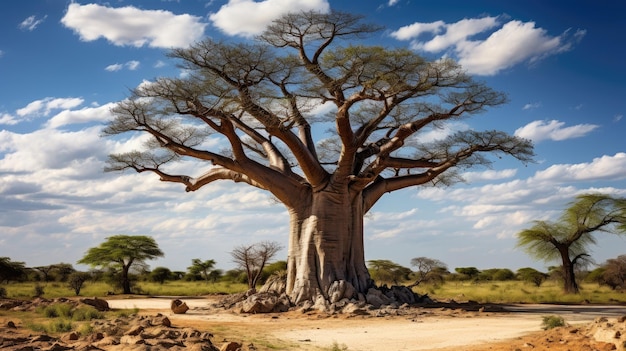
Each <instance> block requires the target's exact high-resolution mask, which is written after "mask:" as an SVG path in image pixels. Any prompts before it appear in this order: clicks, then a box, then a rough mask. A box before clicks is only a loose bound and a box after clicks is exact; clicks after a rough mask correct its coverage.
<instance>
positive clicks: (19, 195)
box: [0, 0, 626, 270]
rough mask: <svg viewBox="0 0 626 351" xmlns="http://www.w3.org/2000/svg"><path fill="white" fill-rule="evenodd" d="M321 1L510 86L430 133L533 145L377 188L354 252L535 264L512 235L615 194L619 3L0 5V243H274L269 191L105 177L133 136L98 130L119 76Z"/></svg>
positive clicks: (206, 254) (625, 74)
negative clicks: (470, 114)
mask: <svg viewBox="0 0 626 351" xmlns="http://www.w3.org/2000/svg"><path fill="white" fill-rule="evenodd" d="M565 4H566V5H565ZM330 8H333V9H337V10H342V11H348V12H353V13H359V14H362V15H364V16H366V20H368V21H370V22H373V23H375V24H379V25H382V26H384V27H385V30H384V31H382V32H380V33H378V34H376V35H375V36H373V37H372V38H370V39H368V43H369V44H375V45H383V46H387V47H409V48H411V49H412V50H415V51H416V52H418V53H420V54H422V55H423V56H425V57H428V58H430V59H438V58H441V57H444V56H445V57H452V58H454V59H456V60H458V61H459V62H460V63H462V64H463V66H464V68H465V69H466V70H467V71H468V72H469V73H471V74H472V75H474V76H475V78H476V79H479V80H483V81H485V82H486V83H487V84H488V85H489V86H491V87H492V88H494V89H496V90H501V91H504V92H506V93H507V94H508V96H509V100H510V101H509V103H508V104H506V105H505V106H500V107H498V108H494V109H492V110H490V111H488V112H486V113H483V114H481V115H478V116H476V117H474V118H473V119H470V120H465V121H463V122H462V123H456V124H452V125H449V126H447V128H446V129H445V130H442V131H441V133H443V134H445V133H449V132H450V131H453V130H461V129H468V128H473V129H478V130H484V129H499V130H503V131H506V132H508V133H510V134H516V135H519V136H522V137H525V138H529V139H532V140H533V141H534V142H535V151H536V154H537V157H536V160H537V162H536V163H533V164H529V165H523V164H520V163H518V162H515V161H514V160H510V159H502V160H497V161H496V162H495V163H494V164H493V167H492V168H490V169H484V168H476V169H472V170H470V171H469V172H468V173H466V174H465V179H466V180H467V183H463V184H457V185H455V186H453V187H450V188H436V189H433V188H412V189H407V190H403V191H401V192H398V193H393V194H389V195H387V196H386V197H384V198H383V199H382V200H381V201H380V202H379V203H378V204H377V205H376V206H375V207H374V208H373V210H372V211H371V212H370V213H369V214H368V215H367V216H366V219H365V249H366V253H365V254H366V259H368V260H369V259H390V260H392V261H394V262H397V263H399V264H402V265H405V266H409V262H410V259H411V258H413V257H418V256H427V257H431V258H436V259H439V260H441V261H443V262H445V263H447V264H448V266H449V268H451V269H453V268H455V267H462V266H475V267H478V268H481V269H485V268H496V267H507V268H511V269H517V268H521V267H526V266H532V267H535V268H538V269H541V270H545V269H546V267H547V266H548V265H551V264H545V263H543V262H534V261H532V260H531V259H530V258H529V257H528V256H527V255H526V254H525V253H524V252H523V251H520V250H518V249H515V242H516V241H515V233H517V232H518V231H520V230H521V229H524V228H526V227H528V226H530V225H531V222H532V221H533V220H538V219H554V218H556V217H557V216H558V215H559V214H560V213H561V211H562V210H563V209H564V208H565V207H566V205H567V203H568V202H569V201H571V200H572V199H573V198H574V197H575V196H576V195H577V194H581V193H585V192H590V191H600V192H606V193H610V194H613V195H616V196H626V143H625V141H624V134H625V132H626V126H625V123H626V121H624V119H623V116H624V113H625V112H626V46H624V43H625V42H626V17H625V16H624V14H625V13H626V3H624V2H623V1H606V2H603V3H602V6H598V5H594V4H592V2H591V1H569V2H567V3H564V2H562V1H472V2H468V1H436V2H425V1H414V0H413V1H409V0H390V1H373V0H368V1H334V0H328V1H325V0H265V1H251V0H230V1H224V0H222V1H218V0H213V1H206V0H203V1H201V0H179V1H157V0H129V1H122V0H119V1H117V0H112V1H101V2H88V1H75V2H69V1H60V0H29V1H19V2H0V33H1V34H2V35H0V199H1V201H0V256H8V257H11V258H12V259H13V260H16V261H24V262H26V264H27V265H28V266H38V265H48V264H53V263H59V262H67V263H71V264H75V263H76V261H77V260H78V259H80V258H81V257H82V255H83V254H84V253H85V251H86V250H87V249H88V248H89V247H92V246H95V245H98V244H99V243H100V242H102V241H103V240H104V239H105V238H106V237H107V236H110V235H115V234H141V235H151V236H153V237H154V238H155V239H156V240H157V242H158V244H159V245H160V247H161V248H162V249H163V251H164V252H165V257H164V258H162V259H159V260H156V261H151V262H149V263H150V264H151V266H152V267H156V266H167V267H169V268H171V269H175V270H184V269H185V268H186V267H187V266H188V265H189V263H190V262H191V259H192V258H201V259H215V260H216V261H217V266H218V268H222V269H230V268H232V267H233V264H232V263H231V261H230V257H229V255H228V252H229V251H230V250H232V248H233V247H234V246H236V245H239V244H248V243H254V242H259V241H263V240H272V241H278V242H280V243H282V244H283V245H286V244H287V240H288V239H287V232H288V216H287V214H286V211H285V209H284V208H283V207H282V206H281V205H280V204H277V203H276V202H275V201H273V200H272V199H271V198H270V197H269V195H268V194H266V193H263V192H261V191H259V190H257V189H253V188H250V187H245V186H241V185H233V184H230V183H219V184H213V185H211V186H210V187H206V188H203V189H202V190H200V191H197V192H194V193H185V192H184V189H183V188H182V187H181V186H179V185H177V184H169V183H162V182H159V181H158V179H157V178H156V177H155V176H153V175H146V174H141V175H140V174H134V173H104V172H103V167H104V161H105V160H106V156H107V155H108V154H109V153H112V152H119V151H120V150H129V149H131V148H133V147H136V146H137V145H139V143H140V142H141V140H140V138H136V137H134V138H133V137H129V138H127V139H121V138H118V139H110V138H101V137H100V131H101V129H102V126H103V124H104V123H105V122H106V121H107V120H109V119H110V116H111V115H110V113H109V109H110V108H111V107H112V106H113V104H115V103H116V102H118V101H120V100H122V99H124V98H125V97H127V96H128V94H129V90H130V89H133V88H135V87H137V86H138V85H139V84H142V82H145V81H150V80H152V79H154V78H156V77H159V76H178V75H180V74H182V73H183V72H181V71H180V70H179V68H177V67H176V65H175V62H172V61H170V60H169V59H167V57H166V56H165V54H166V53H167V50H168V49H169V48H172V47H185V46H188V45H189V44H191V43H193V42H194V41H197V40H201V39H203V38H206V37H212V38H219V39H223V40H249V39H250V38H251V37H253V36H254V35H255V34H257V33H259V31H260V30H262V29H263V27H264V26H265V25H266V24H267V23H268V22H269V21H271V20H272V19H274V18H276V17H277V16H279V15H281V14H282V13H284V12H286V11H295V10H300V9H311V10H318V11H327V10H328V9H330ZM280 254H281V255H285V254H286V250H283V251H282V252H281V253H280ZM620 254H626V239H624V238H619V237H610V236H607V235H599V240H598V245H597V246H595V247H593V257H594V258H595V259H596V261H598V262H599V263H602V262H604V261H605V260H606V259H609V258H613V257H616V256H618V255H620ZM279 258H283V257H279ZM552 264H556V262H554V263H552ZM76 267H77V268H82V269H85V268H86V267H81V266H78V265H76Z"/></svg>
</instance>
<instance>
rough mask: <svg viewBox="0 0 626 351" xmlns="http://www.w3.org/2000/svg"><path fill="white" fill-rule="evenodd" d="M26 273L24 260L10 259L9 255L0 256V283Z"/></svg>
mask: <svg viewBox="0 0 626 351" xmlns="http://www.w3.org/2000/svg"><path fill="white" fill-rule="evenodd" d="M25 275H26V267H25V266H24V262H15V261H11V259H10V258H9V257H0V283H3V282H5V281H6V282H8V281H11V280H15V279H18V278H21V277H23V276H25Z"/></svg>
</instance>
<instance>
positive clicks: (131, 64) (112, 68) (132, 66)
mask: <svg viewBox="0 0 626 351" xmlns="http://www.w3.org/2000/svg"><path fill="white" fill-rule="evenodd" d="M139 64H140V63H139V61H135V60H133V61H128V62H126V63H115V64H112V65H108V66H106V67H105V68H104V69H105V70H106V71H109V72H117V71H120V70H122V69H124V68H126V69H128V70H129V71H134V70H136V69H137V68H139Z"/></svg>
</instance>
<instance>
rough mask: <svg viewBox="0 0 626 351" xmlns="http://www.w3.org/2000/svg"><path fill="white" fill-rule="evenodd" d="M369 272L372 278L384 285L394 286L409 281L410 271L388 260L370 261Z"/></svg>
mask: <svg viewBox="0 0 626 351" xmlns="http://www.w3.org/2000/svg"><path fill="white" fill-rule="evenodd" d="M367 262H368V263H369V265H368V267H369V271H370V273H371V275H372V278H374V279H376V280H378V281H380V282H386V283H392V284H394V285H398V284H400V282H401V281H406V280H408V279H409V275H410V274H411V270H410V269H409V268H406V267H403V266H401V265H399V264H397V263H395V262H392V261H390V260H370V261H367Z"/></svg>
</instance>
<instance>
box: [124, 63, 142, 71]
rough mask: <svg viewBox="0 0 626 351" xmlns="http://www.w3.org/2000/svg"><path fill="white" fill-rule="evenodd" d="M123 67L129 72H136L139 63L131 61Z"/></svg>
mask: <svg viewBox="0 0 626 351" xmlns="http://www.w3.org/2000/svg"><path fill="white" fill-rule="evenodd" d="M125 66H126V68H128V69H129V70H130V71H134V70H136V69H137V68H139V61H135V60H133V61H128V62H126V64H125Z"/></svg>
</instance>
